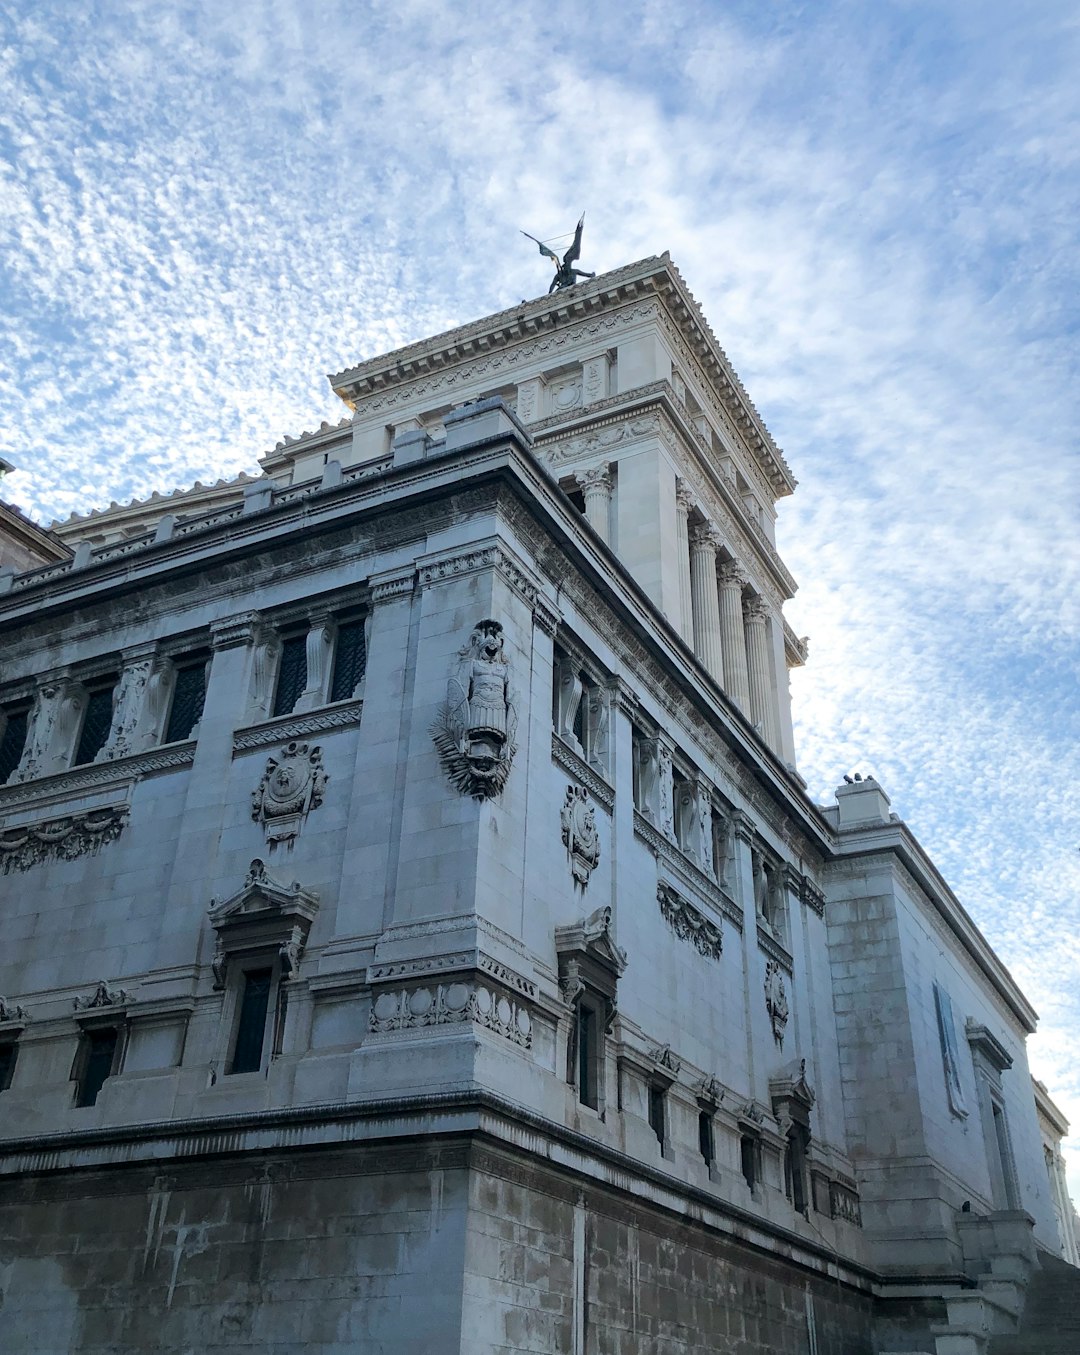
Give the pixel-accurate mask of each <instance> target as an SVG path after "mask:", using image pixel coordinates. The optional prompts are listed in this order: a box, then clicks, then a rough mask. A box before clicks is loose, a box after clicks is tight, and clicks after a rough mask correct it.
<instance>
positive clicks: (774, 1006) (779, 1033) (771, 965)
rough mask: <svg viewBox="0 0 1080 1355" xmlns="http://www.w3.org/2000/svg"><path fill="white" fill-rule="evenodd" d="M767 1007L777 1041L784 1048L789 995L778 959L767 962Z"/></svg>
mask: <svg viewBox="0 0 1080 1355" xmlns="http://www.w3.org/2000/svg"><path fill="white" fill-rule="evenodd" d="M765 1009H766V1011H767V1012H768V1013H769V1020H770V1021H771V1022H772V1031H773V1035H774V1037H775V1038H776V1043H777V1044H778V1045H779V1046H780V1047H781V1048H783V1045H784V1030H785V1029H786V1027H787V1023H788V997H787V988H786V986H785V984H784V973H783V970H782V969H781V968H780V965H779V963H778V961H776V960H767V961H766V962H765Z"/></svg>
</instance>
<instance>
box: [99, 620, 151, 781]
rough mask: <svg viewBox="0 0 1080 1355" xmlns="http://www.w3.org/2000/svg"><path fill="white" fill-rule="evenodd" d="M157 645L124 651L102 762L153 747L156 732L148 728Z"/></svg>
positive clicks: (102, 751) (100, 756) (100, 757)
mask: <svg viewBox="0 0 1080 1355" xmlns="http://www.w3.org/2000/svg"><path fill="white" fill-rule="evenodd" d="M155 650H156V647H155V646H154V645H141V646H139V647H138V648H136V649H130V650H125V651H124V653H123V655H122V659H123V668H122V669H121V672H120V680H119V682H118V683H117V684H116V695H115V697H114V699H113V718H112V726H111V728H110V730H109V737H108V739H107V740H106V742H105V747H104V748H103V749H102V750H101V753H100V754H99V755H98V760H99V761H103V762H104V761H111V760H112V759H113V758H118V757H125V756H126V755H127V754H128V753H139V752H142V750H143V749H144V748H148V747H149V746H150V742H151V740H152V737H153V731H152V730H150V729H149V728H148V725H149V724H150V720H149V718H148V717H149V715H150V713H151V710H150V706H149V703H148V696H149V684H150V680H151V677H152V675H153V670H154V657H155Z"/></svg>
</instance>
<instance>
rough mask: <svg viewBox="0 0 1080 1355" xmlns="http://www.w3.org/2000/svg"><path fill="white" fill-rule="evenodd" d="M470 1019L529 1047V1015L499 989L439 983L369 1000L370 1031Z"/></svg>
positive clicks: (530, 1035)
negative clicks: (370, 1003)
mask: <svg viewBox="0 0 1080 1355" xmlns="http://www.w3.org/2000/svg"><path fill="white" fill-rule="evenodd" d="M465 1021H471V1022H474V1023H475V1024H476V1025H480V1026H483V1027H485V1029H487V1030H491V1031H494V1032H495V1033H496V1034H497V1035H502V1036H504V1037H505V1038H506V1039H508V1040H510V1041H511V1043H513V1044H516V1045H520V1046H521V1047H522V1048H523V1049H531V1048H532V1018H531V1017H530V1016H529V1013H528V1011H527V1010H526V1009H525V1008H524V1007H523V1006H521V1005H519V1004H518V1003H517V1002H513V1001H511V1000H510V998H508V997H506V996H505V995H504V994H502V993H497V992H494V991H493V990H492V989H490V988H487V987H484V986H483V985H482V984H477V983H467V982H461V983H440V984H437V985H436V986H435V987H434V988H412V989H401V990H399V991H395V992H384V993H380V994H379V995H378V996H377V997H376V998H375V1001H374V1002H373V1003H372V1007H371V1013H370V1015H369V1017H368V1027H369V1029H370V1030H371V1031H372V1033H373V1034H377V1035H385V1034H389V1033H391V1032H394V1031H410V1030H424V1029H428V1028H431V1027H434V1026H445V1025H455V1024H457V1023H459V1022H465Z"/></svg>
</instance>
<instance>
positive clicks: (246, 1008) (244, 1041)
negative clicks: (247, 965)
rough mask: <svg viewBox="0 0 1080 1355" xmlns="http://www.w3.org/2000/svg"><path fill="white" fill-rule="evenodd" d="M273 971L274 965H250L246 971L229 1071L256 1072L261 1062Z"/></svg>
mask: <svg viewBox="0 0 1080 1355" xmlns="http://www.w3.org/2000/svg"><path fill="white" fill-rule="evenodd" d="M273 973H274V971H273V970H272V969H249V970H248V971H247V973H246V974H245V975H244V987H243V992H242V993H241V996H240V1016H239V1019H238V1021H237V1023H236V1041H235V1043H234V1045H233V1056H232V1063H231V1065H230V1067H229V1072H230V1073H257V1072H258V1071H259V1069H260V1067H261V1066H262V1051H263V1044H264V1042H265V1040H266V1013H267V1010H268V1008H269V1005H270V983H271V979H272V978H273Z"/></svg>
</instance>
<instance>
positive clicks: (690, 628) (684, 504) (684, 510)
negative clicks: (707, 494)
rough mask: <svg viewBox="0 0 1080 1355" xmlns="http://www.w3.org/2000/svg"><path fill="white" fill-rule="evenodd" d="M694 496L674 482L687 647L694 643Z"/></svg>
mask: <svg viewBox="0 0 1080 1355" xmlns="http://www.w3.org/2000/svg"><path fill="white" fill-rule="evenodd" d="M693 506H694V496H693V494H691V492H690V488H689V486H688V485H687V483H686V481H685V480H676V481H675V528H676V531H677V533H678V541H679V602H680V604H681V612H680V627H679V629H680V634H681V635H682V637H683V639H684V640H685V641H686V643H687V644H688V645H692V644H693V643H694V611H693V602H692V598H693V592H692V591H691V583H690V510H691V508H693Z"/></svg>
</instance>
